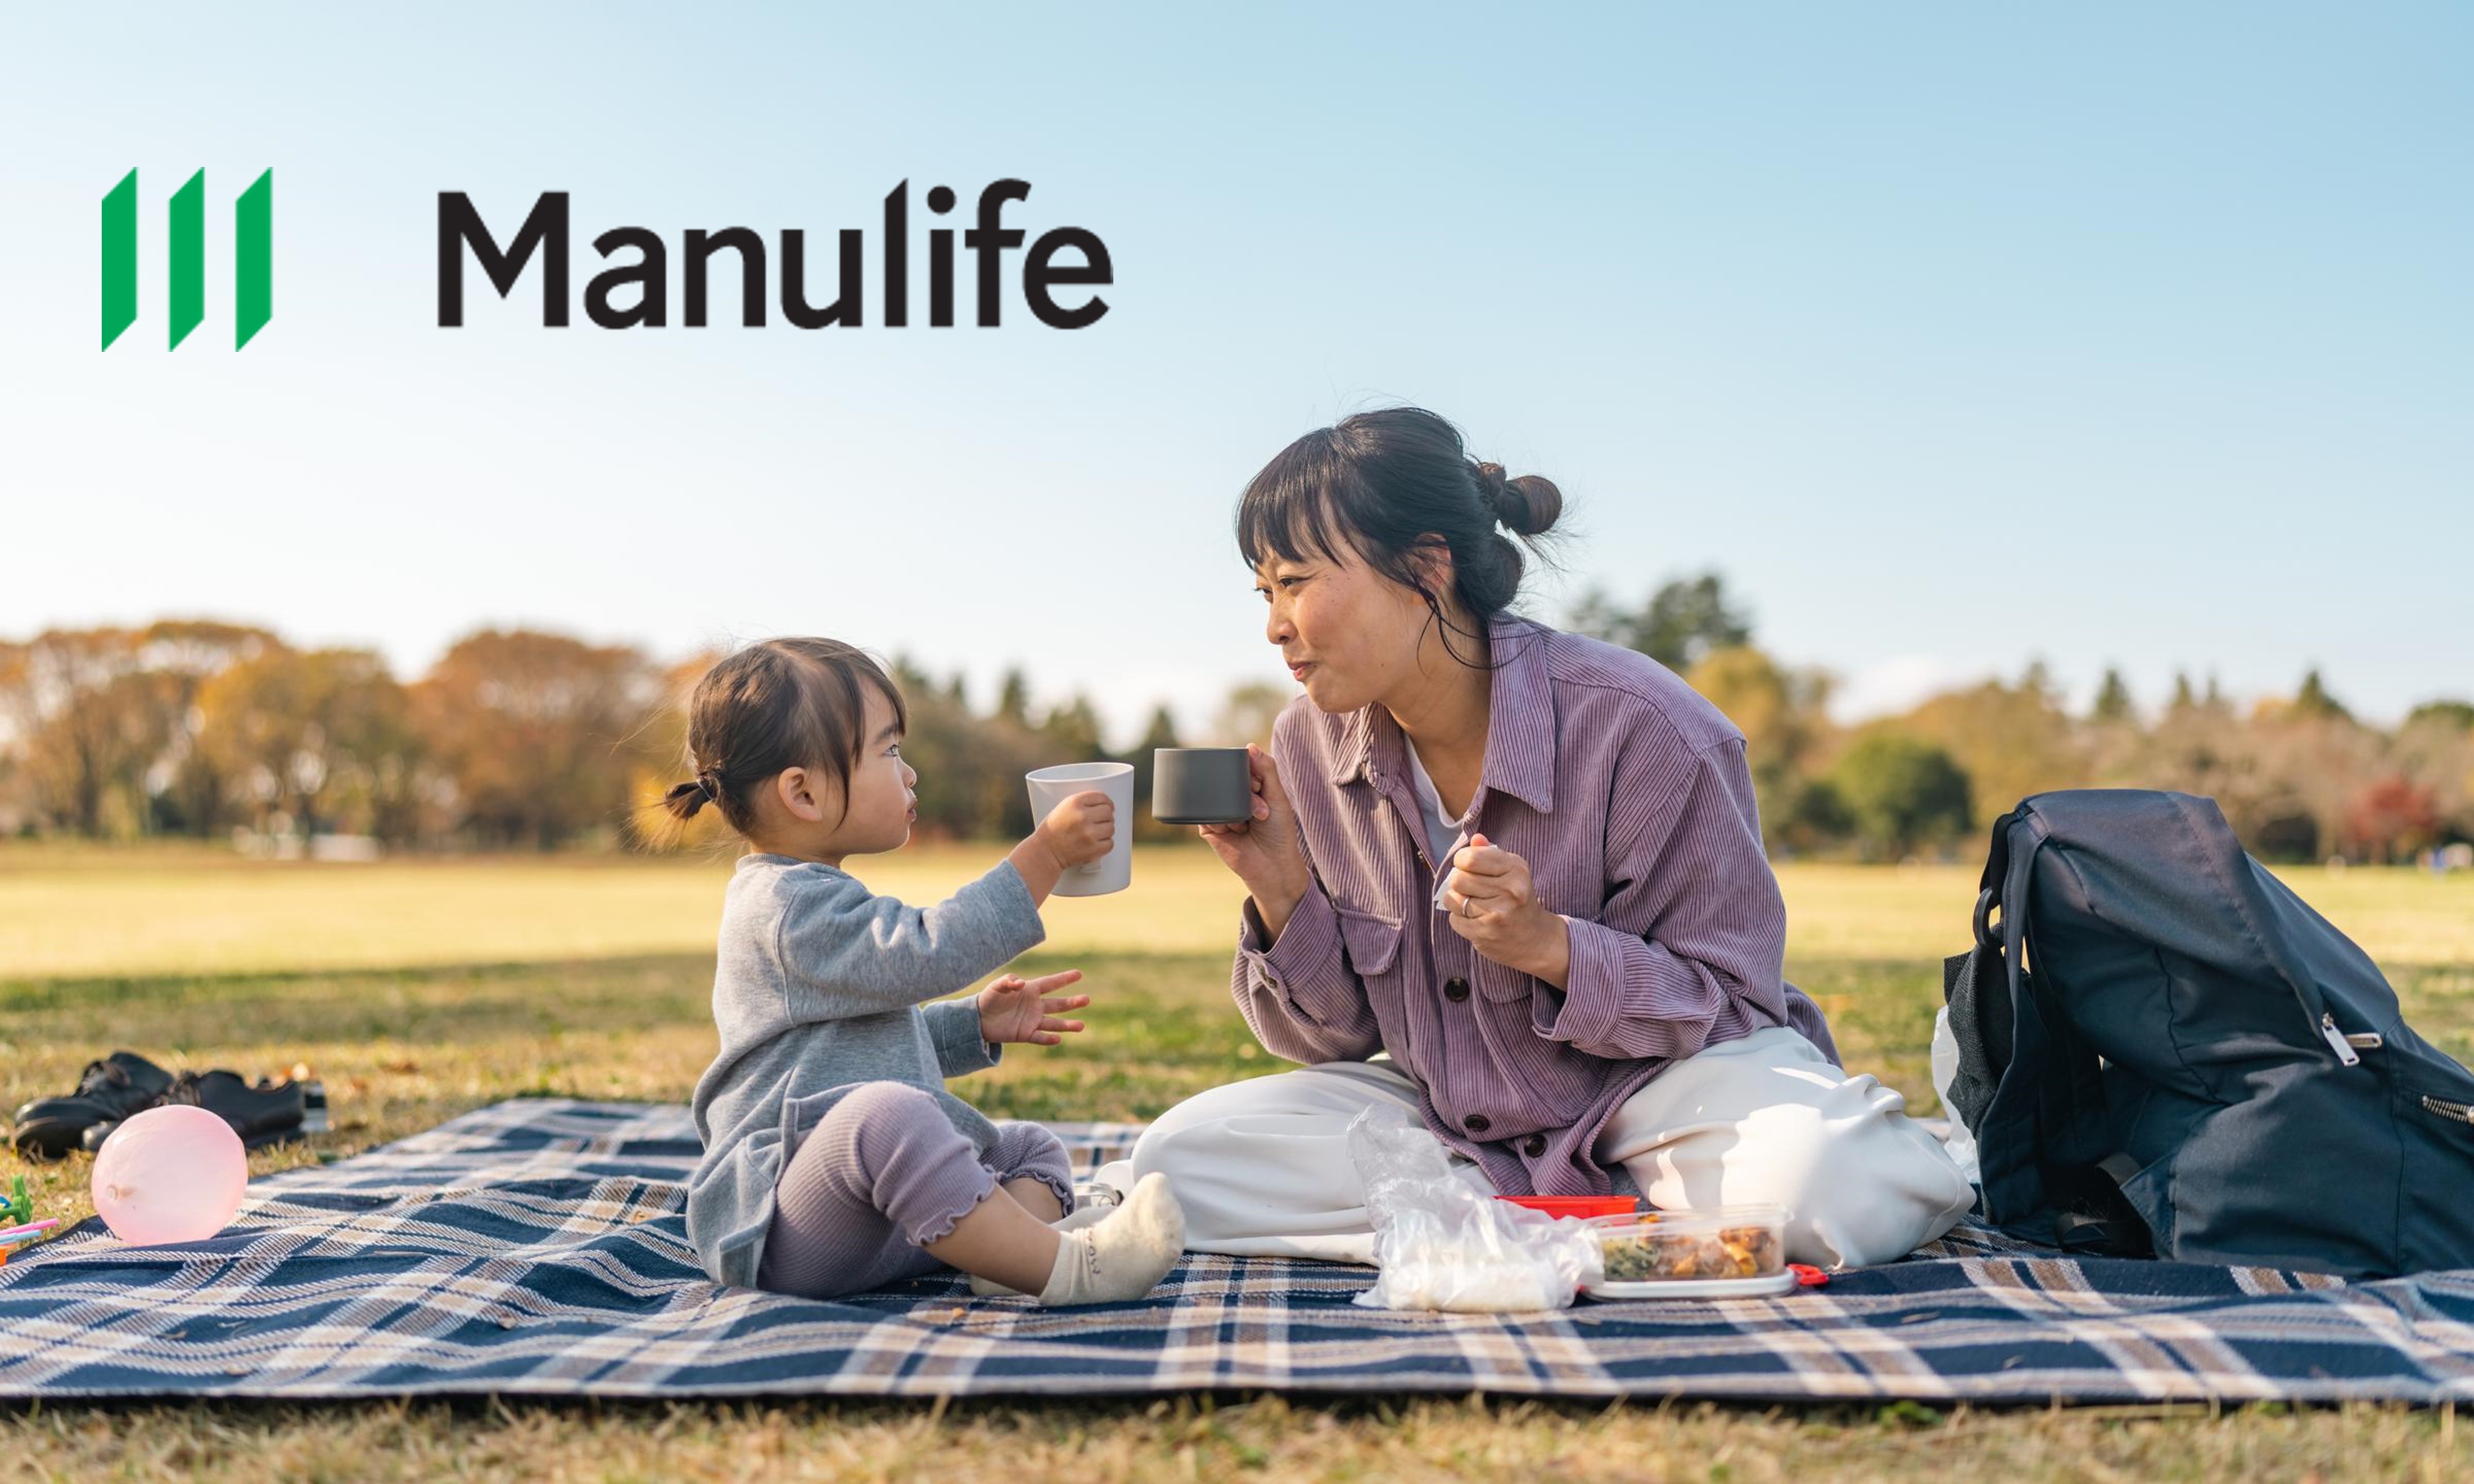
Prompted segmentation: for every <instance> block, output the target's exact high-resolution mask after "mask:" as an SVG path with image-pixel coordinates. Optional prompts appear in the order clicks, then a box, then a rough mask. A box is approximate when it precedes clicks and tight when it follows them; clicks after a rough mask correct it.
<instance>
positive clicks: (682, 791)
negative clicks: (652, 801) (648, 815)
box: [662, 773, 721, 825]
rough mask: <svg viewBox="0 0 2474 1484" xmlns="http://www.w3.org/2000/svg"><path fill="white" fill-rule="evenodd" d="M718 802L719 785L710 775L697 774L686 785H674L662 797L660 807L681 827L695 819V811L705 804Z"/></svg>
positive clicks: (719, 799)
mask: <svg viewBox="0 0 2474 1484" xmlns="http://www.w3.org/2000/svg"><path fill="white" fill-rule="evenodd" d="M719 802H721V784H720V783H719V782H718V781H717V780H716V779H715V778H714V776H713V775H712V774H710V773H699V774H697V775H696V776H695V778H693V779H692V780H691V781H689V782H686V783H674V784H672V785H671V786H670V791H669V792H668V793H667V794H664V795H663V796H662V807H663V808H664V809H666V810H667V811H669V815H670V818H672V819H674V820H677V821H678V822H679V823H680V824H682V825H684V824H686V823H687V822H688V821H690V820H691V819H693V818H695V817H696V811H697V810H698V809H701V808H703V807H704V806H705V805H706V804H708V803H719Z"/></svg>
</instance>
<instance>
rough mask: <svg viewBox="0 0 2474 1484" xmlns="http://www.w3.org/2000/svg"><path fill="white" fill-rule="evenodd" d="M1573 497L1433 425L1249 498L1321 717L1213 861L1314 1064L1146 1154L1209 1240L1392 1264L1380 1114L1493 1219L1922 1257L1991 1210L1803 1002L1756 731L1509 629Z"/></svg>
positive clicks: (1817, 1256) (1362, 447)
mask: <svg viewBox="0 0 2474 1484" xmlns="http://www.w3.org/2000/svg"><path fill="white" fill-rule="evenodd" d="M1562 506H1563V496H1562V494H1561V492H1560V491H1558V490H1557V489H1556V487H1555V486H1554V485H1553V484H1551V483H1549V482H1548V481H1546V480H1544V479H1541V478H1538V477H1536V476H1534V475H1533V476H1524V477H1522V478H1518V479H1507V478H1505V477H1504V471H1503V470H1502V468H1500V467H1497V466H1495V465H1492V464H1485V463H1479V462H1477V461H1475V460H1472V459H1470V458H1468V457H1467V454H1466V452H1465V450H1464V448H1463V445H1462V441H1461V435H1460V433H1459V431H1458V430H1457V429H1455V428H1454V427H1453V426H1452V425H1451V424H1450V423H1448V422H1446V421H1444V420H1443V419H1441V418H1439V417H1436V416H1435V415H1434V414H1432V413H1429V412H1424V411H1420V410H1419V409H1417V408H1409V407H1402V408H1393V409H1389V410H1385V411H1379V412H1369V413H1363V414H1360V415H1358V416H1356V417H1352V418H1349V419H1346V420H1344V421H1342V422H1341V423H1340V424H1338V425H1337V426H1334V427H1329V428H1322V429H1318V430H1317V431H1315V432H1312V433H1308V434H1307V435H1305V436H1304V437H1303V438H1300V439H1298V441H1297V442H1295V443H1291V444H1290V445H1289V446H1288V447H1287V448H1285V449H1283V450H1282V451H1281V452H1280V454H1279V455H1278V456H1277V457H1276V458H1274V459H1273V460H1272V462H1271V463H1270V464H1268V465H1266V466H1265V467H1264V468H1263V470H1262V472H1260V473H1258V474H1256V475H1255V476H1254V478H1253V481H1252V482H1251V483H1250V484H1249V485H1248V486H1247V489H1246V492H1245V497H1244V499H1243V500H1242V501H1241V502H1240V504H1239V507H1238V512H1237V545H1238V550H1239V552H1240V553H1241V554H1242V556H1243V557H1244V559H1245V562H1246V563H1247V565H1248V566H1249V567H1250V568H1251V569H1252V570H1253V571H1254V574H1255V576H1256V579H1257V586H1258V589H1259V590H1260V592H1261V593H1262V595H1263V598H1264V600H1265V605H1266V614H1265V624H1264V631H1263V634H1264V637H1265V638H1266V639H1268V640H1269V641H1270V642H1271V643H1272V644H1273V645H1274V646H1276V647H1277V648H1278V649H1279V651H1280V655H1281V658H1283V659H1285V660H1287V661H1288V664H1289V667H1290V672H1291V674H1292V675H1293V676H1294V677H1295V678H1296V679H1297V681H1298V683H1299V684H1300V685H1301V686H1302V687H1303V689H1304V694H1303V695H1301V696H1299V697H1298V698H1297V699H1296V700H1295V701H1294V702H1292V703H1291V704H1290V705H1289V706H1288V708H1287V709H1286V710H1285V711H1283V712H1282V713H1281V714H1280V716H1279V718H1278V721H1277V723H1276V724H1275V725H1274V727H1273V732H1272V745H1271V750H1270V752H1269V753H1268V754H1266V753H1264V752H1263V751H1261V750H1260V749H1255V750H1252V752H1251V761H1252V767H1253V777H1254V788H1255V792H1256V794H1257V795H1258V797H1257V799H1256V802H1255V804H1254V810H1253V819H1252V820H1251V821H1250V822H1248V823H1244V824H1238V825H1227V826H1210V825H1206V826H1201V833H1202V836H1203V838H1204V839H1206V840H1208V841H1209V842H1210V844H1211V847H1212V849H1213V850H1217V851H1218V852H1219V854H1220V858H1221V859H1222V860H1223V861H1224V862H1225V863H1226V864H1227V866H1228V869H1229V870H1230V871H1232V872H1233V873H1235V874H1236V875H1237V877H1238V878H1239V879H1240V880H1242V881H1243V882H1245V884H1246V887H1247V890H1248V891H1249V893H1251V896H1250V897H1249V898H1248V899H1247V901H1246V902H1245V904H1244V908H1243V914H1242V916H1243V922H1242V924H1241V926H1240V934H1239V938H1238V945H1237V952H1236V962H1235V965H1234V972H1233V985H1232V988H1233V991H1234V993H1235V995H1236V999H1237V1006H1238V1009H1239V1011H1240V1012H1241V1013H1242V1014H1243V1015H1244V1016H1245V1017H1246V1021H1247V1023H1248V1024H1249V1026H1251V1027H1252V1028H1253V1032H1254V1035H1255V1036H1256V1038H1257V1039H1259V1040H1260V1041H1262V1043H1263V1045H1264V1046H1265V1047H1266V1048H1267V1049H1269V1050H1270V1051H1271V1052H1272V1053H1273V1055H1276V1056H1281V1057H1286V1058H1288V1059H1289V1060H1291V1061H1294V1062H1301V1063H1305V1064H1307V1065H1306V1066H1305V1068H1304V1069H1302V1070H1298V1071H1292V1072H1286V1073H1282V1074H1279V1075H1276V1076H1270V1077H1263V1078H1259V1079H1256V1080H1253V1081H1247V1082H1239V1083H1234V1084H1231V1085H1229V1086H1226V1087H1222V1088H1216V1089H1211V1090H1210V1091H1207V1092H1203V1093H1201V1094H1200V1095H1198V1096H1196V1097H1193V1098H1191V1099H1188V1100H1187V1101H1186V1102H1184V1103H1181V1104H1179V1105H1178V1106H1176V1107H1175V1108H1172V1109H1171V1110H1169V1111H1168V1113H1166V1114H1164V1115H1163V1116H1162V1117H1161V1118H1160V1119H1159V1120H1158V1121H1157V1122H1155V1123H1153V1124H1152V1127H1151V1129H1150V1130H1149V1131H1148V1132H1147V1133H1146V1134H1145V1135H1144V1136H1143V1138H1142V1140H1141V1141H1140V1143H1139V1144H1138V1145H1137V1146H1136V1148H1135V1150H1134V1153H1133V1157H1132V1159H1131V1161H1130V1169H1131V1171H1132V1172H1133V1173H1135V1174H1138V1175H1139V1176H1140V1177H1141V1178H1142V1179H1143V1180H1146V1181H1148V1180H1151V1179H1154V1178H1156V1177H1158V1176H1159V1175H1166V1176H1167V1177H1168V1179H1169V1181H1170V1183H1171V1185H1173V1186H1174V1187H1175V1188H1176V1192H1177V1196H1178V1198H1179V1200H1180V1202H1181V1203H1182V1205H1183V1206H1184V1209H1185V1212H1186V1218H1187V1223H1188V1234H1187V1243H1188V1245H1189V1246H1190V1247H1192V1248H1194V1249H1195V1250H1198V1251H1203V1252H1220V1253H1233V1254H1268V1255H1287V1256H1296V1257H1339V1258H1346V1259H1350V1260H1356V1261H1367V1260H1370V1254H1371V1252H1372V1239H1371V1236H1370V1233H1369V1227H1368V1224H1367V1213H1366V1209H1365V1192H1364V1189H1363V1187H1362V1185H1361V1184H1360V1182H1359V1180H1358V1176H1357V1172H1356V1170H1355V1168H1354V1166H1353V1165H1352V1164H1351V1162H1350V1160H1349V1158H1348V1155H1347V1152H1346V1144H1345V1138H1344V1136H1345V1132H1346V1128H1347V1126H1348V1123H1349V1120H1350V1119H1351V1118H1352V1117H1353V1116H1355V1115H1356V1114H1357V1113H1360V1112H1361V1111H1363V1110H1365V1109H1367V1108H1369V1107H1370V1106H1374V1105H1377V1104H1384V1103H1390V1104H1395V1105H1397V1106H1399V1107H1400V1108H1402V1109H1405V1110H1407V1111H1408V1112H1409V1113H1411V1114H1412V1115H1414V1116H1415V1117H1418V1118H1419V1119H1422V1120H1423V1121H1424V1123H1425V1126H1426V1128H1427V1129H1429V1130H1430V1131H1432V1133H1433V1134H1434V1135H1435V1137H1437V1138H1439V1139H1441V1140H1442V1141H1443V1144H1444V1145H1445V1146H1446V1147H1447V1148H1448V1150H1449V1151H1450V1153H1451V1154H1452V1155H1453V1156H1454V1157H1456V1161H1457V1167H1458V1168H1459V1170H1460V1172H1461V1173H1462V1175H1463V1176H1464V1178H1466V1179H1467V1180H1469V1181H1470V1182H1472V1183H1473V1184H1476V1185H1482V1186H1488V1187H1492V1189H1493V1190H1495V1191H1497V1192H1501V1193H1505V1194H1529V1193H1539V1194H1545V1195H1581V1194H1605V1193H1608V1192H1610V1191H1614V1190H1632V1189H1637V1191H1639V1192H1640V1193H1642V1194H1644V1195H1645V1196H1646V1197H1647V1198H1648V1199H1649V1201H1650V1202H1652V1203H1653V1204H1655V1205H1657V1206H1659V1207H1662V1208H1669V1209H1693V1208H1701V1207H1708V1206H1711V1205H1716V1204H1722V1203H1724V1204H1734V1203H1742V1202H1770V1203H1776V1204H1778V1205H1781V1206H1783V1207H1785V1208H1786V1209H1788V1211H1789V1213H1790V1218H1791V1219H1790V1223H1789V1226H1788V1229H1787V1249H1788V1256H1790V1257H1794V1258H1795V1259H1797V1260H1799V1261H1806V1262H1813V1263H1819V1264H1824V1265H1831V1266H1851V1265H1860V1264H1866V1263H1875V1262H1884V1261H1888V1260H1890V1259H1893V1258H1896V1257H1903V1256H1904V1255H1905V1254H1906V1253H1908V1252H1909V1251H1911V1250H1912V1249H1914V1248H1915V1247H1916V1246H1918V1245H1919V1244H1921V1243H1923V1242H1926V1241H1928V1240H1930V1239H1931V1238H1933V1237H1935V1236H1938V1235H1940V1234H1941V1233H1943V1232H1945V1231H1947V1230H1948V1229H1949V1228H1950V1227H1951V1226H1952V1225H1953V1223H1954V1222H1956V1221H1957V1219H1958V1217H1959V1216H1960V1215H1961V1214H1962V1213H1963V1212H1965V1211H1966V1210H1967V1209H1969V1207H1970V1206H1971V1205H1972V1204H1973V1203H1974V1197H1975V1192H1974V1190H1973V1188H1972V1187H1971V1186H1970V1185H1969V1184H1968V1182H1967V1180H1966V1179H1965V1178H1964V1177H1963V1176H1962V1175H1961V1174H1960V1173H1959V1171H1958V1169H1957V1167H1956V1166H1955V1165H1954V1164H1953V1162H1952V1161H1951V1159H1950V1157H1949V1156H1948V1155H1946V1154H1945V1153H1944V1152H1943V1151H1942V1148H1941V1146H1940V1144H1939V1143H1937V1142H1936V1141H1935V1140H1934V1139H1933V1137H1931V1136H1930V1135H1929V1134H1928V1133H1927V1132H1926V1131H1925V1130H1923V1129H1922V1128H1920V1127H1918V1126H1917V1125H1916V1124H1914V1123H1912V1122H1910V1121H1909V1120H1908V1119H1907V1117H1906V1115H1905V1113H1904V1111H1903V1110H1904V1106H1905V1105H1904V1099H1903V1098H1902V1097H1901V1096H1900V1094H1899V1093H1898V1092H1897V1091H1895V1090H1893V1089H1889V1088H1885V1087H1883V1086H1881V1085H1880V1083H1879V1082H1877V1081H1875V1080H1874V1079H1873V1078H1872V1077H1870V1076H1851V1075H1849V1074H1848V1073H1847V1072H1846V1071H1844V1070H1842V1069H1841V1067H1840V1066H1839V1065H1838V1057H1837V1048H1836V1045H1835V1043H1834V1042H1833V1041H1832V1040H1831V1034H1830V1027H1829V1025H1828V1024H1827V1022H1826V1021H1825V1020H1824V1018H1823V1016H1822V1013H1821V1010H1820V1008H1819V1007H1818V1006H1816V1005H1815V1004H1814V1003H1813V1002H1812V1000H1811V999H1809V998H1808V997H1807V996H1806V995H1805V994H1804V993H1802V992H1801V991H1799V990H1797V989H1796V988H1795V987H1794V986H1793V985H1791V984H1788V983H1787V982H1786V981H1785V979H1784V978H1783V971H1782V966H1783V958H1784V954H1785V947H1786V911H1785V907H1784V905H1783V902H1782V900H1781V898H1780V896H1779V888H1778V881H1777V879H1776V877H1775V876H1774V875H1773V874H1771V871H1770V866H1769V862H1768V860H1767V859H1766V858H1765V857H1764V856H1763V855H1762V853H1761V834H1760V827H1759V824H1758V820H1757V818H1756V816H1755V812H1754V804H1753V784H1752V778H1751V775H1750V773H1749V772H1748V771H1747V769H1746V767H1745V762H1744V742H1743V735H1742V733H1741V732H1739V731H1738V730H1736V729H1735V728H1734V726H1733V725H1731V724H1730V723H1729V722H1728V720H1727V718H1726V717H1724V716H1723V715H1721V714H1719V712H1718V710H1717V709H1716V708H1715V707H1714V706H1710V704H1709V703H1708V702H1707V701H1705V700H1703V699H1702V698H1701V697H1700V696H1699V695H1697V694H1695V693H1694V692H1693V690H1692V689H1691V688H1690V687H1689V686H1687V685H1686V684H1685V683H1684V682H1682V681H1681V680H1679V679H1678V678H1677V677H1676V676H1675V675H1674V674H1673V673H1672V672H1671V671H1669V670H1668V669H1666V667H1665V666H1663V665H1661V664H1660V663H1658V662H1657V661H1656V660H1654V659H1651V658H1648V657H1646V656H1643V655H1639V654H1636V653H1634V652H1632V651H1630V650H1626V649H1618V648H1615V647H1613V646H1612V645H1608V644H1603V643H1600V642H1598V641H1596V640H1594V639H1589V638H1585V637H1582V636H1579V635H1577V634H1562V633H1558V632H1556V631H1554V630H1552V629H1549V628H1546V627H1544V626H1542V625H1540V624H1537V623H1532V622H1529V621H1527V620H1525V619H1522V618H1518V617H1516V616H1515V615H1514V614H1512V613H1511V612H1510V611H1509V608H1510V605H1511V604H1512V602H1513V599H1514V598H1515V596H1516V593H1517V591H1518V588H1519V585H1520V577H1521V570H1522V565H1523V562H1522V557H1521V553H1520V549H1519V547H1518V546H1516V545H1515V543H1514V542H1513V541H1512V540H1511V539H1509V538H1508V537H1506V536H1504V535H1502V534H1499V533H1498V531H1497V530H1496V527H1497V526H1498V525H1500V526H1502V527H1503V528H1505V529H1506V530H1509V531H1510V532H1511V533H1513V535H1515V536H1518V537H1521V538H1523V539H1529V538H1534V537H1537V536H1538V535H1540V533H1543V532H1544V531H1546V530H1547V528H1548V527H1550V526H1551V525H1553V524H1554V522H1555V519H1556V516H1557V515H1558V514H1559V513H1560V511H1561V509H1562ZM1125 1169H1126V1166H1111V1167H1110V1173H1111V1174H1112V1175H1118V1176H1122V1175H1123V1173H1124V1170H1125Z"/></svg>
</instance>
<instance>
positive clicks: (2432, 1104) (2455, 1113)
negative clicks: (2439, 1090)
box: [2422, 1093, 2474, 1123]
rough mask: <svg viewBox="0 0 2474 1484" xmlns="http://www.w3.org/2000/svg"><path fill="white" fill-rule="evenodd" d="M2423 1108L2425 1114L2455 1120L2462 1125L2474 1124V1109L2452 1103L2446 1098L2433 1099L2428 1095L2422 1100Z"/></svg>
mask: <svg viewBox="0 0 2474 1484" xmlns="http://www.w3.org/2000/svg"><path fill="white" fill-rule="evenodd" d="M2422 1106H2423V1110H2424V1111H2425V1112H2427V1113H2438V1114H2439V1116H2441V1117H2443V1118H2454V1119H2456V1120H2457V1121H2458V1122H2460V1123H2474V1108H2468V1107H2466V1106H2465V1105H2464V1104H2463V1103H2452V1102H2449V1101H2448V1100H2447V1099H2445V1098H2438V1097H2432V1096H2430V1095H2429V1094H2427V1093H2426V1094H2425V1095H2424V1097H2423V1099H2422Z"/></svg>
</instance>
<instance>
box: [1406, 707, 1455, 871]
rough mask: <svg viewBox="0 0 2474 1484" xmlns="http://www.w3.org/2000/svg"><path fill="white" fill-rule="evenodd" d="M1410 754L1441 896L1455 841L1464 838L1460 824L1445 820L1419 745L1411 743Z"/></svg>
mask: <svg viewBox="0 0 2474 1484" xmlns="http://www.w3.org/2000/svg"><path fill="white" fill-rule="evenodd" d="M1401 740H1402V741H1404V742H1405V741H1407V740H1408V739H1407V738H1405V737H1404V738H1402V739H1401ZM1408 753H1409V777H1410V778H1411V779H1413V780H1414V781H1415V782H1416V783H1417V785H1418V805H1419V808H1420V809H1421V810H1422V811H1423V812H1424V814H1425V816H1426V848H1427V852H1428V858H1429V859H1431V860H1432V861H1433V862H1434V863H1435V887H1436V891H1437V893H1438V894H1440V893H1441V892H1442V890H1443V877H1444V875H1446V874H1449V872H1450V870H1451V865H1450V862H1451V858H1452V842H1453V841H1455V840H1457V839H1459V838H1460V834H1461V826H1460V822H1459V821H1457V820H1452V819H1447V818H1445V817H1444V815H1443V795H1441V794H1439V793H1437V792H1436V791H1435V780H1434V779H1433V778H1428V777H1426V765H1425V764H1424V763H1422V762H1420V761H1419V760H1418V749H1417V745H1416V744H1414V743H1411V744H1410V746H1409V748H1408Z"/></svg>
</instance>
